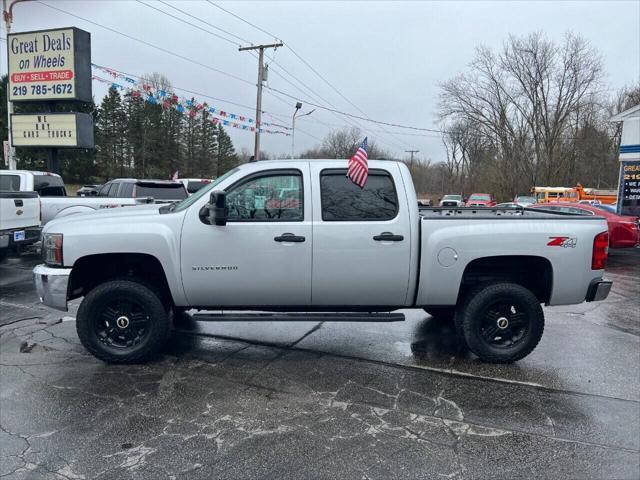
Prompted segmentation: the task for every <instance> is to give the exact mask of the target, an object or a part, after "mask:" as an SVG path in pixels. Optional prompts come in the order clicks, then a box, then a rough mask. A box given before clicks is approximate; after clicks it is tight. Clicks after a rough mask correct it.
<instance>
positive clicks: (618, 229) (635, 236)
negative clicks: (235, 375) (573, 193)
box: [529, 202, 640, 248]
mask: <svg viewBox="0 0 640 480" xmlns="http://www.w3.org/2000/svg"><path fill="white" fill-rule="evenodd" d="M529 208H542V209H545V210H553V211H556V212H564V213H573V214H576V215H597V216H598V217H604V218H606V220H607V226H608V227H609V228H608V230H609V246H610V247H611V248H629V247H635V246H636V245H638V244H640V223H639V222H640V219H638V217H629V216H624V215H618V214H616V213H612V212H610V211H608V210H605V209H604V208H599V206H598V205H587V204H584V203H567V202H550V203H542V204H541V203H537V204H535V205H530V206H529Z"/></svg>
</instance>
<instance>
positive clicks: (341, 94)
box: [207, 0, 411, 148]
mask: <svg viewBox="0 0 640 480" xmlns="http://www.w3.org/2000/svg"><path fill="white" fill-rule="evenodd" d="M207 2H208V3H209V4H211V5H213V6H214V7H216V8H219V9H220V10H222V11H224V12H226V13H227V14H229V15H231V16H233V17H234V18H237V19H238V20H240V21H242V22H244V23H246V24H247V25H250V26H252V27H253V28H255V29H257V30H259V31H261V32H263V33H266V34H267V35H271V36H274V37H275V35H273V34H272V33H270V32H268V31H266V30H264V29H263V28H261V27H259V26H257V25H255V24H253V23H251V22H249V21H248V20H246V19H244V18H242V17H241V16H239V15H236V14H235V13H233V12H231V11H229V10H227V9H225V8H223V7H221V6H219V5H217V4H215V3H213V2H212V1H211V0H207ZM286 47H287V48H288V49H289V50H291V53H293V54H294V55H295V56H296V57H297V58H298V59H299V60H300V61H301V62H302V63H304V64H305V65H306V66H307V67H308V68H309V69H311V71H312V72H313V73H315V74H316V75H317V76H318V77H319V78H320V79H321V80H322V81H323V82H325V83H326V84H327V85H329V87H331V89H332V90H333V91H335V92H336V93H337V94H338V95H339V96H340V97H341V98H343V99H344V100H345V101H346V102H347V103H349V105H351V106H352V107H354V108H355V109H356V110H358V111H359V112H360V113H361V114H363V115H364V116H365V118H367V119H368V115H367V114H366V112H364V111H363V110H362V109H361V108H360V107H358V106H357V105H356V104H355V103H353V102H352V101H351V100H349V99H348V98H347V97H346V96H345V95H344V94H343V93H342V92H340V90H338V89H337V87H335V86H334V85H333V84H332V83H331V82H329V81H328V80H327V79H326V78H325V77H324V76H323V75H322V74H321V73H320V72H318V71H317V70H316V69H315V68H314V67H313V66H312V65H311V64H310V63H309V62H307V61H306V60H305V59H304V58H303V57H302V56H301V55H299V54H298V52H296V51H295V50H294V49H293V48H292V47H291V46H290V45H288V44H286ZM274 63H276V62H275V61H274ZM276 65H278V66H279V67H280V68H282V69H283V70H284V71H286V69H285V68H284V67H283V66H282V65H280V64H278V63H276ZM287 73H288V72H287ZM290 75H291V74H290ZM291 76H292V77H293V75H291ZM294 78H295V77H294ZM296 80H298V79H297V78H296ZM298 81H300V80H298ZM300 83H302V84H303V85H304V83H303V82H300ZM307 88H309V87H308V86H307ZM309 90H311V89H309ZM311 91H312V90H311ZM316 96H317V97H319V98H320V99H321V100H322V101H324V102H325V103H327V104H329V105H330V106H331V107H333V108H336V107H335V105H333V104H332V103H331V102H329V101H327V100H326V99H323V98H322V97H321V96H320V95H318V94H316ZM361 128H362V127H361ZM382 131H383V132H385V133H386V134H387V135H390V136H391V137H393V138H396V139H397V140H399V141H400V142H401V143H403V144H404V145H405V146H409V147H410V146H411V145H409V144H408V143H407V142H405V141H404V140H402V139H398V138H397V137H395V135H394V133H392V132H389V131H388V130H385V129H384V128H383V129H382ZM402 148H404V147H402Z"/></svg>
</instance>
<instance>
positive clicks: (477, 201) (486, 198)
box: [464, 193, 496, 207]
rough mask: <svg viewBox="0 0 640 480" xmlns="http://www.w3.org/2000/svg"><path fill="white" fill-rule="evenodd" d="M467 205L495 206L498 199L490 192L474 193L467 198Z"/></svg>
mask: <svg viewBox="0 0 640 480" xmlns="http://www.w3.org/2000/svg"><path fill="white" fill-rule="evenodd" d="M464 206H465V207H495V206H496V200H495V199H494V198H493V195H491V194H490V193H472V194H471V196H469V198H467V202H466V203H465V204H464Z"/></svg>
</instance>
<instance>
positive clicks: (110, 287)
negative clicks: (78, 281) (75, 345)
mask: <svg viewBox="0 0 640 480" xmlns="http://www.w3.org/2000/svg"><path fill="white" fill-rule="evenodd" d="M76 330H77V332H78V337H79V338H80V341H81V342H82V344H83V345H84V347H85V348H86V349H87V350H88V351H89V352H91V353H92V354H93V355H94V356H96V357H97V358H99V359H100V360H103V361H104V362H107V363H140V362H144V361H146V360H149V359H150V358H151V357H153V356H154V355H156V354H157V353H158V352H160V350H161V349H162V347H163V346H164V345H165V343H166V341H167V339H168V337H169V334H170V332H171V322H170V320H169V316H168V314H167V310H166V308H165V306H164V305H163V303H162V301H161V300H160V298H159V297H158V295H157V294H156V293H155V292H154V291H153V290H152V289H150V288H149V287H148V286H146V285H144V284H143V283H141V282H139V281H135V280H112V281H109V282H105V283H103V284H101V285H98V286H97V287H96V288H94V289H93V290H91V291H90V292H89V293H88V294H87V295H86V296H85V297H84V300H83V301H82V303H81V304H80V308H79V309H78V315H77V318H76Z"/></svg>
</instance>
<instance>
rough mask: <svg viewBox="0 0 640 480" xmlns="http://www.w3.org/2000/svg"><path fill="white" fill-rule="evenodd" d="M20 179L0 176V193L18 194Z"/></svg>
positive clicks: (13, 176)
mask: <svg viewBox="0 0 640 480" xmlns="http://www.w3.org/2000/svg"><path fill="white" fill-rule="evenodd" d="M19 191H20V177H19V176H18V175H0V192H19Z"/></svg>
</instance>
